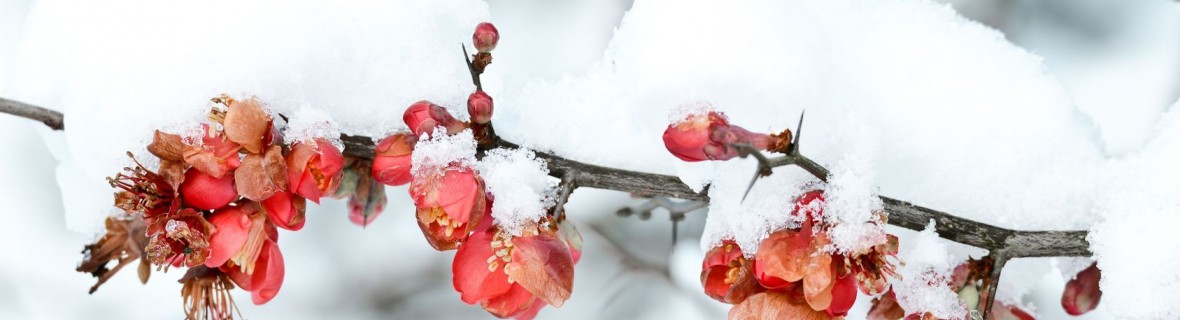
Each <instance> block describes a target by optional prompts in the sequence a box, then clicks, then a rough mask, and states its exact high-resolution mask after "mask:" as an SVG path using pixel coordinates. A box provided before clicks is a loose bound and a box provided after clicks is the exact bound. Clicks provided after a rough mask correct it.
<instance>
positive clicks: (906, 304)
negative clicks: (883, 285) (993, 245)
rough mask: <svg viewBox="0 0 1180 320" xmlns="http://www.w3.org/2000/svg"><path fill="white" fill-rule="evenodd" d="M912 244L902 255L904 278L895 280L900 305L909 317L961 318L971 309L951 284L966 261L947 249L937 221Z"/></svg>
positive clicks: (900, 273) (898, 269)
mask: <svg viewBox="0 0 1180 320" xmlns="http://www.w3.org/2000/svg"><path fill="white" fill-rule="evenodd" d="M910 241H912V245H910V246H909V248H908V249H909V250H904V251H902V254H901V258H902V261H905V265H901V266H899V268H897V273H898V275H900V277H898V279H895V280H893V281H892V282H893V292H894V294H896V297H897V304H898V305H900V306H901V308H902V309H903V310H905V311H906V314H915V313H916V314H923V313H926V312H929V313H931V314H932V315H934V317H935V318H936V319H960V317H962V316H963V315H964V314H966V313H967V309H966V308H965V307H964V306H963V304H962V303H961V302H959V295H958V293H956V292H954V291H952V290H951V288H950V285H949V284H950V279H951V275H952V274H953V272H954V269H955V267H956V266H958V264H959V263H960V262H962V260H963V259H962V258H956V257H955V256H954V255H952V254H951V253H950V252H949V251H948V250H947V247H946V244H944V243H943V242H944V241H946V240H943V239H942V238H939V237H938V233H936V232H935V231H934V221H930V224H929V225H927V226H926V229H925V230H923V231H922V232H920V233H918V235H917V236H916V237H914V238H911V239H910Z"/></svg>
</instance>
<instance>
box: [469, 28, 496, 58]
mask: <svg viewBox="0 0 1180 320" xmlns="http://www.w3.org/2000/svg"><path fill="white" fill-rule="evenodd" d="M471 42H473V43H475V49H476V50H479V52H492V49H495V48H496V43H497V42H500V31H499V30H496V26H495V25H492V23H491V22H480V23H479V25H476V26H475V34H472V35H471Z"/></svg>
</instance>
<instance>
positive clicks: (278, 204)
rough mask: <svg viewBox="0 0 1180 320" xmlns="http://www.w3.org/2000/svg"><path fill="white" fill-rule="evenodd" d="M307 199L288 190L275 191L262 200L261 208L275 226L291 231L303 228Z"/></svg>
mask: <svg viewBox="0 0 1180 320" xmlns="http://www.w3.org/2000/svg"><path fill="white" fill-rule="evenodd" d="M306 208H307V200H306V199H304V198H303V197H300V196H297V195H293V194H291V193H288V192H279V193H275V194H274V195H273V196H271V197H270V198H267V199H266V200H263V201H262V209H263V210H264V211H266V216H267V217H269V218H270V222H271V223H273V224H274V225H275V226H277V227H279V228H283V229H287V230H291V231H299V229H303V224H304V222H307V220H305V219H304V212H305V211H306Z"/></svg>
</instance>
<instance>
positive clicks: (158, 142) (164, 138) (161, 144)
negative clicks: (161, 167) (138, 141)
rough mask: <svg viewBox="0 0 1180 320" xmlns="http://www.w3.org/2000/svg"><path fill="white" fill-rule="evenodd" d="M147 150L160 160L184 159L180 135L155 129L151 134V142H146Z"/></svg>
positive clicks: (182, 142)
mask: <svg viewBox="0 0 1180 320" xmlns="http://www.w3.org/2000/svg"><path fill="white" fill-rule="evenodd" d="M147 150H148V152H151V153H152V154H154V155H156V157H159V158H160V160H168V161H182V160H184V141H183V140H182V139H181V138H180V135H176V134H171V133H164V132H160V130H156V133H155V134H154V135H152V143H151V144H148V146H147Z"/></svg>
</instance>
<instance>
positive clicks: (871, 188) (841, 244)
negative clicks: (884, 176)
mask: <svg viewBox="0 0 1180 320" xmlns="http://www.w3.org/2000/svg"><path fill="white" fill-rule="evenodd" d="M853 119H855V118H853ZM847 123H849V124H850V125H849V126H848V130H850V131H854V133H853V135H854V136H855V135H856V134H858V133H859V134H860V135H859V136H856V138H855V139H850V141H848V142H847V144H849V145H850V152H849V153H846V154H844V158H843V159H840V160H839V161H838V162H836V164H835V165H833V166H832V167H831V170H832V171H831V177H829V180H828V186H827V188H826V190H825V191H824V196H825V200H826V201H825V205H824V211H823V213H824V214H823V216H822V219H823V220H824V221H826V222H827V223H828V224H829V225H831V226H832V228H831V229H829V230H828V237H829V238H830V239H831V240H832V245H834V246H835V249H836V252H838V253H854V252H867V250H869V249H871V248H872V247H874V246H876V245H878V244H881V243H884V242H885V229H884V226H883V225H882V221H880V217H879V216H878V214H880V213H882V212H884V211H883V210H884V208H883V207H882V203H881V198H880V197H879V196H878V195H877V193H876V192H877V186H876V174H875V173H874V172H875V169H874V168H873V167H872V165H873V163H872V161H873V159H874V158H875V157H876V152H877V150H875V149H874V148H873V147H874V146H876V145H878V144H877V143H876V141H873V138H872V136H871V135H869V134H867V131H866V130H865V129H864V128H865V127H867V123H866V122H865V121H862V120H849V121H848V122H847Z"/></svg>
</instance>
